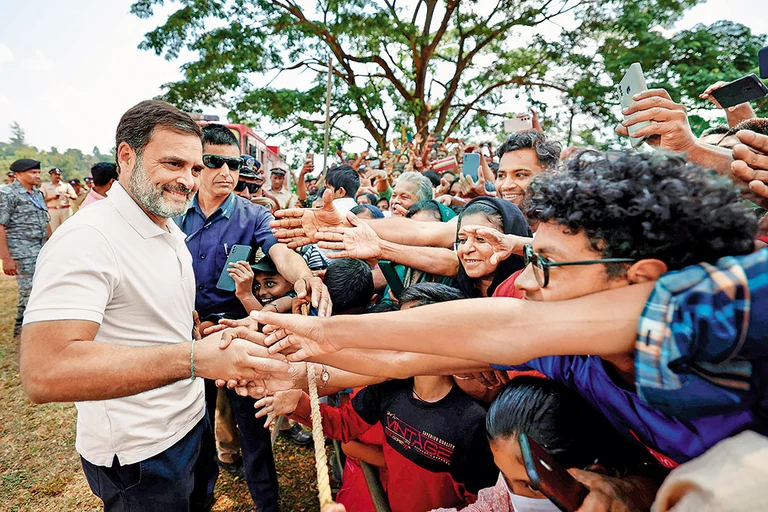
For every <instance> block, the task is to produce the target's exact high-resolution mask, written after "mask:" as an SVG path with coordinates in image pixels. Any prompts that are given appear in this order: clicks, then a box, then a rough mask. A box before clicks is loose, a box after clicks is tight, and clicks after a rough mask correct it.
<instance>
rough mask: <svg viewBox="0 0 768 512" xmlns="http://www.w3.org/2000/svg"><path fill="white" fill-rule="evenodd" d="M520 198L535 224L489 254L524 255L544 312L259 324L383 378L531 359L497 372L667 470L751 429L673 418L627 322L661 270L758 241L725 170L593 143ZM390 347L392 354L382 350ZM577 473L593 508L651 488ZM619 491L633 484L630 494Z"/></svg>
mask: <svg viewBox="0 0 768 512" xmlns="http://www.w3.org/2000/svg"><path fill="white" fill-rule="evenodd" d="M527 207H528V215H529V217H531V218H532V219H533V220H535V221H538V222H539V228H538V230H537V232H536V236H535V238H534V239H533V244H532V245H522V244H518V245H519V246H516V245H515V243H512V244H508V245H507V246H506V248H504V247H502V244H499V243H494V244H493V245H494V250H496V252H498V253H499V255H500V256H503V255H504V254H506V256H508V255H509V254H510V253H511V252H516V253H518V254H519V253H523V254H524V256H525V259H526V262H527V263H528V265H527V266H526V268H525V269H524V271H523V272H522V273H521V274H520V275H519V276H518V277H517V279H516V282H515V284H516V286H517V288H518V289H520V290H522V291H523V292H524V294H525V299H526V301H528V302H539V303H542V302H546V303H552V304H551V306H553V309H551V310H549V309H548V310H547V311H551V312H549V313H546V314H545V313H544V310H542V311H541V313H540V314H539V313H538V310H537V309H536V307H535V306H534V307H531V308H527V306H526V305H524V303H520V302H518V301H517V300H515V299H494V300H489V299H484V300H483V301H482V302H481V301H477V302H476V303H474V302H475V301H471V302H470V301H467V302H466V303H465V304H464V306H463V307H462V308H455V309H454V308H448V307H442V306H441V307H430V308H428V309H427V308H425V309H423V310H422V311H421V312H419V316H418V318H416V317H415V316H414V315H407V314H406V313H408V312H400V313H385V314H384V315H389V318H384V317H383V316H382V317H381V318H378V317H377V318H375V319H374V318H369V317H368V316H366V315H364V316H361V317H355V318H354V319H343V320H341V319H334V318H331V319H328V320H327V321H323V322H322V323H320V322H317V321H313V320H306V319H299V318H279V317H277V316H276V315H270V314H263V315H260V317H259V322H260V323H266V324H274V325H277V326H278V327H283V328H285V329H287V330H288V331H289V332H293V333H296V334H299V335H301V336H304V337H306V338H297V337H294V338H293V339H291V338H290V337H289V338H286V341H285V342H282V341H281V342H280V343H284V345H285V346H289V345H291V344H294V345H297V346H300V347H301V348H302V349H304V350H305V351H306V352H307V353H310V354H311V353H314V354H322V353H323V352H325V351H326V350H330V352H329V354H327V355H324V356H319V357H314V358H312V361H314V362H316V363H323V364H326V365H331V366H334V367H336V368H340V369H342V370H349V371H353V372H357V373H362V374H367V375H378V376H380V377H384V376H386V377H391V378H406V377H408V376H410V375H417V374H419V373H420V372H421V373H453V374H461V373H467V372H478V371H484V370H487V369H488V368H489V367H488V366H486V365H485V364H483V363H478V362H473V361H485V362H486V363H493V362H498V361H500V360H502V359H503V360H505V361H510V362H512V361H525V360H527V359H529V361H528V362H527V363H526V364H518V365H515V366H496V367H495V368H497V369H501V370H507V369H512V370H530V369H533V370H537V371H539V372H541V373H543V374H544V375H546V376H547V377H549V378H552V379H554V380H558V381H561V382H563V383H564V384H565V385H567V386H569V387H571V388H572V389H574V390H576V391H578V392H579V393H580V394H581V395H582V396H584V397H585V398H586V399H587V400H589V401H590V403H591V404H592V405H593V406H594V407H596V408H597V409H599V410H600V411H602V412H603V414H604V415H605V416H606V418H607V419H609V421H611V423H612V424H613V425H614V427H615V428H616V429H617V430H618V431H619V432H621V433H622V434H624V435H625V436H627V437H629V438H632V439H635V440H638V441H639V442H641V443H642V444H643V445H644V446H645V447H647V448H648V449H649V451H650V452H651V453H652V454H653V455H654V456H655V457H656V458H657V459H658V460H659V462H660V463H661V464H662V465H664V466H666V467H667V468H670V467H674V466H675V465H676V464H678V463H682V462H686V461H688V460H690V459H692V458H693V457H696V456H699V455H701V453H703V451H705V450H706V449H707V448H709V447H711V446H713V445H714V444H715V443H717V442H718V441H720V440H721V439H723V438H725V437H728V436H729V435H732V434H734V433H736V432H738V431H740V430H743V429H745V428H749V425H751V424H752V423H753V421H754V420H755V417H754V415H753V414H751V413H749V412H747V411H744V410H742V409H740V408H738V407H733V408H732V409H731V410H730V411H729V412H727V413H723V414H712V415H702V416H699V417H696V418H693V419H690V418H677V417H676V416H672V415H669V414H665V413H664V412H662V411H660V410H658V409H656V408H654V407H653V406H651V405H649V404H648V403H647V402H646V401H643V400H640V398H639V396H638V395H637V394H636V393H635V392H634V391H633V389H634V385H635V373H634V372H635V366H634V360H633V357H634V356H635V345H634V339H633V337H634V336H633V335H634V334H635V332H634V331H635V329H633V327H634V326H636V325H637V324H636V322H637V318H638V317H639V315H640V312H641V310H642V303H643V302H644V300H645V298H646V297H647V296H648V293H649V291H650V289H651V287H652V285H653V283H655V282H656V280H657V279H659V277H660V276H661V275H662V274H664V273H665V272H667V271H670V270H678V269H681V268H683V267H686V266H688V265H692V264H697V263H700V262H702V261H705V262H714V261H716V260H717V259H718V258H721V257H724V256H729V255H734V256H737V255H743V254H748V253H749V252H751V251H752V249H753V242H754V236H755V232H756V221H755V218H754V216H753V215H752V214H751V213H750V212H749V211H748V210H747V209H746V208H745V207H744V206H743V205H742V204H741V203H740V201H739V200H738V192H737V191H736V190H734V189H733V188H732V187H731V186H730V183H728V181H727V180H726V179H725V178H721V177H717V176H715V175H714V173H712V172H711V171H706V170H704V169H701V168H699V167H697V166H694V165H691V164H688V163H686V162H685V160H683V159H682V158H680V157H667V156H664V155H661V154H636V153H633V152H622V153H608V154H598V153H595V152H589V153H585V154H582V155H581V156H579V157H578V158H576V159H574V160H571V161H569V163H568V169H566V170H562V171H559V172H556V173H549V174H542V175H540V176H538V177H537V178H536V179H535V180H534V182H533V184H532V185H531V193H530V196H529V200H528V203H527ZM486 240H490V237H486ZM529 243H530V242H529ZM607 292H612V293H615V298H613V299H608V298H607V297H613V295H611V294H608V295H606V293H607ZM603 297H606V299H605V300H603ZM577 298H578V299H579V301H582V303H583V304H584V306H583V307H581V308H575V309H568V307H569V304H568V303H570V302H571V301H570V299H577ZM593 300H594V302H593ZM494 301H496V302H494ZM473 303H474V304H473ZM574 305H575V302H574ZM475 306H476V307H475ZM548 306H549V305H548ZM526 308H527V309H526ZM560 308H563V309H560ZM528 309H530V311H528ZM526 311H528V312H527V313H526ZM574 311H578V313H574ZM558 312H561V314H558ZM381 322H386V324H387V326H388V329H386V331H385V332H382V330H377V329H376V328H375V325H380V324H381ZM622 322H623V323H622ZM336 324H339V325H336ZM633 324H634V325H633ZM620 325H622V326H629V328H628V330H625V329H624V327H620ZM424 332H429V336H423V333H424ZM277 338H278V336H275V339H277ZM307 338H311V340H308V339H307ZM267 341H268V342H270V340H267ZM329 343H332V346H331V347H328V344H329ZM416 345H419V346H418V348H416ZM324 346H325V349H324V348H322V347H324ZM355 349H363V350H355ZM365 349H369V350H365ZM370 349H376V350H373V351H372V350H370ZM337 350H340V352H335V351H337ZM382 350H384V352H382ZM392 350H394V351H399V352H386V351H392ZM413 350H418V351H419V352H422V353H424V354H434V355H424V354H413V353H411V352H410V351H413ZM334 352H335V353H334ZM516 353H517V355H515V354H516ZM569 354H597V355H591V356H584V355H569ZM446 356H447V357H446ZM531 357H533V358H532V359H531ZM335 378H336V377H335V374H334V373H333V371H332V372H331V377H330V380H329V385H330V386H332V387H338V386H343V385H344V381H343V380H341V379H339V380H335ZM357 385H359V382H358V383H357ZM578 477H579V478H581V479H582V480H583V481H584V482H585V483H586V484H587V485H588V486H589V487H590V488H593V489H595V488H601V487H602V491H598V492H593V493H592V494H591V495H590V496H591V498H588V499H589V500H590V501H591V502H592V504H593V505H594V504H595V500H599V501H600V502H603V503H605V504H609V503H610V501H611V500H613V501H614V502H622V501H624V502H627V503H637V504H640V503H643V502H644V501H645V500H647V499H648V498H651V499H652V497H653V492H652V491H651V492H650V493H649V492H647V491H648V487H646V486H647V485H649V483H648V482H647V481H645V480H644V479H635V480H634V481H632V482H630V486H629V487H624V489H625V491H617V493H616V494H615V495H614V496H610V493H608V494H606V492H605V491H606V489H610V488H611V487H613V488H614V490H617V489H618V488H619V487H621V486H622V485H624V484H621V485H618V484H617V485H615V486H614V485H613V484H614V483H616V482H614V481H612V480H611V479H605V480H603V481H602V482H599V480H600V477H597V476H596V475H594V474H589V475H585V474H584V473H579V474H578ZM612 482H613V483H612ZM625 483H626V482H625ZM606 486H608V487H606ZM627 489H630V490H631V489H634V490H635V491H642V492H640V493H639V494H634V492H630V493H629V494H627V493H626V490H627ZM649 504H650V502H648V505H649Z"/></svg>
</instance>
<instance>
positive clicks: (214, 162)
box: [203, 155, 243, 171]
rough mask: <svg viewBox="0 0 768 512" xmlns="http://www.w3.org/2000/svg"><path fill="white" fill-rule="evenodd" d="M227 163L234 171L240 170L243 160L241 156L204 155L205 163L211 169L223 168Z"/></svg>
mask: <svg viewBox="0 0 768 512" xmlns="http://www.w3.org/2000/svg"><path fill="white" fill-rule="evenodd" d="M224 164H227V167H229V169H230V170H232V171H239V170H240V166H241V165H243V161H242V160H241V159H240V158H225V157H223V156H219V155H203V165H205V166H206V167H207V168H209V169H221V168H222V167H224Z"/></svg>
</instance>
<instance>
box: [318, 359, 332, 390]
mask: <svg viewBox="0 0 768 512" xmlns="http://www.w3.org/2000/svg"><path fill="white" fill-rule="evenodd" d="M329 380H331V374H330V373H328V369H327V368H326V367H325V365H323V371H322V372H320V385H319V386H318V387H317V389H323V388H324V387H325V386H327V385H328V381H329Z"/></svg>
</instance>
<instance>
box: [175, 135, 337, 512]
mask: <svg viewBox="0 0 768 512" xmlns="http://www.w3.org/2000/svg"><path fill="white" fill-rule="evenodd" d="M202 160H203V165H204V167H203V170H202V172H201V173H200V176H199V178H198V181H199V185H200V187H199V190H198V192H197V194H196V195H195V197H194V199H193V200H192V203H191V205H190V206H189V208H188V209H187V211H186V213H184V214H183V215H181V216H180V217H177V218H176V219H175V220H176V223H177V224H178V225H179V227H180V228H181V230H182V231H183V232H184V233H185V234H186V243H187V247H188V248H189V252H190V253H191V254H192V267H193V269H194V273H195V279H196V282H197V289H196V297H195V309H196V310H197V312H198V314H199V315H200V318H201V319H203V320H205V319H206V318H222V317H223V318H242V317H245V316H247V315H248V311H245V309H243V305H242V304H241V303H240V301H239V300H238V299H237V297H236V296H235V294H234V292H230V291H226V290H222V289H219V288H218V287H217V283H218V281H219V277H220V276H221V274H222V272H223V271H225V268H224V267H225V264H226V261H227V256H228V254H229V251H230V250H231V249H232V247H234V246H235V245H247V246H250V247H252V248H253V251H254V252H255V251H256V249H258V248H261V249H262V250H263V251H264V253H265V254H266V255H268V256H269V257H270V258H271V259H272V261H273V262H274V263H275V266H276V267H277V269H278V271H279V272H280V274H281V275H282V276H283V277H284V278H285V279H286V280H288V281H289V282H291V283H293V285H294V289H295V291H296V293H297V295H298V297H308V296H309V295H310V294H311V300H312V304H313V305H314V306H316V307H319V310H320V314H321V315H322V314H324V313H325V312H326V311H327V310H328V309H329V307H330V305H329V300H328V291H327V289H326V288H325V286H324V285H323V284H322V281H321V280H320V279H319V278H316V277H313V276H312V272H311V271H310V270H309V268H308V267H307V265H306V263H305V262H304V259H303V258H302V257H301V256H300V255H298V254H297V253H295V252H294V251H292V250H290V249H288V248H287V247H286V246H285V245H282V244H278V243H277V240H276V239H275V238H274V236H273V235H272V231H271V230H270V228H269V223H270V222H271V221H272V220H273V217H272V215H271V214H270V213H269V211H267V210H266V209H265V208H263V207H261V206H258V205H255V204H253V203H252V202H251V201H250V200H248V199H245V198H242V197H238V196H237V195H235V193H234V192H233V191H234V189H235V186H236V184H237V183H238V180H239V171H240V169H241V167H242V166H243V159H242V158H241V155H240V148H239V146H238V142H237V139H236V138H235V136H234V135H233V134H232V132H231V131H230V130H229V129H228V128H227V127H225V126H223V125H218V124H209V125H207V126H205V127H204V128H203V158H202ZM205 390H206V391H205V392H206V405H207V407H208V413H209V417H210V418H213V417H214V411H215V406H216V396H217V388H216V385H215V383H214V382H213V381H210V380H206V382H205ZM227 396H228V398H229V401H230V404H231V406H232V411H233V413H234V416H235V420H236V422H237V426H238V430H239V433H240V446H241V448H242V452H243V457H242V460H243V463H244V471H245V479H246V482H247V483H248V489H249V491H250V492H251V496H252V497H253V500H254V502H255V504H256V506H257V508H258V509H259V511H261V512H270V511H276V510H278V488H277V473H276V471H275V464H274V458H273V456H272V449H271V443H270V436H269V431H268V430H267V429H265V428H264V420H263V419H261V420H257V419H256V418H255V416H254V412H253V411H254V407H253V404H254V403H255V401H254V400H253V399H252V398H249V397H242V396H239V395H237V394H236V393H235V392H234V391H232V390H227ZM226 462H229V461H226ZM217 463H218V461H217V460H216V459H215V458H212V460H211V461H210V464H211V466H212V467H213V468H215V467H216V465H217Z"/></svg>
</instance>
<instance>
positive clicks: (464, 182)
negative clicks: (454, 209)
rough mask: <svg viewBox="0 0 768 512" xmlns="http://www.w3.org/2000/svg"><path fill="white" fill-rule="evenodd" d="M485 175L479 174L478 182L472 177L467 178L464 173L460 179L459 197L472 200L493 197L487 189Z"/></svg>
mask: <svg viewBox="0 0 768 512" xmlns="http://www.w3.org/2000/svg"><path fill="white" fill-rule="evenodd" d="M483 174H484V173H482V172H478V173H477V181H475V180H474V179H473V178H472V176H465V175H464V174H463V173H462V174H461V176H460V177H459V189H460V192H459V196H461V197H464V198H467V199H471V198H473V197H479V196H490V195H492V194H491V193H490V192H488V191H487V190H486V189H485V176H484V175H483Z"/></svg>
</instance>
